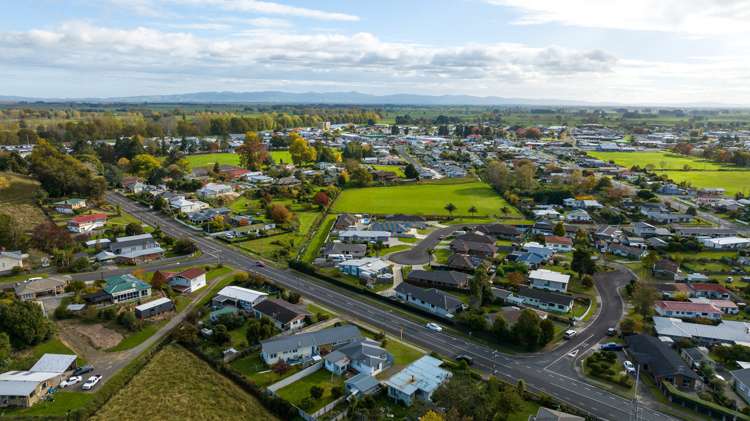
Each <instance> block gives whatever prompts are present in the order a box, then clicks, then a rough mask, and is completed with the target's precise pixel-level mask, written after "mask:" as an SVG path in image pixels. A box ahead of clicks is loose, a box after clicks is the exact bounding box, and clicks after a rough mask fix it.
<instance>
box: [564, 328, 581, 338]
mask: <svg viewBox="0 0 750 421" xmlns="http://www.w3.org/2000/svg"><path fill="white" fill-rule="evenodd" d="M576 333H578V332H576V331H575V330H573V329H568V330H566V331H565V336H564V337H565V339H571V338H573V336H576Z"/></svg>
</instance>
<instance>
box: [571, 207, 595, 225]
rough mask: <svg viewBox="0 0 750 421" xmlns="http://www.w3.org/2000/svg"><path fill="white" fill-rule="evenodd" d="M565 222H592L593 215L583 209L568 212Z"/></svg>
mask: <svg viewBox="0 0 750 421" xmlns="http://www.w3.org/2000/svg"><path fill="white" fill-rule="evenodd" d="M565 220H566V221H568V222H590V221H592V218H591V215H589V213H588V212H586V211H585V210H583V209H576V210H574V211H571V212H568V213H567V214H566V215H565Z"/></svg>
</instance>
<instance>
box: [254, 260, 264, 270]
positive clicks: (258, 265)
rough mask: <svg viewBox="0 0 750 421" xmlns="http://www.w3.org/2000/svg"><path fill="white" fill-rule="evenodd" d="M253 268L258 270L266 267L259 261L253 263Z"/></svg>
mask: <svg viewBox="0 0 750 421" xmlns="http://www.w3.org/2000/svg"><path fill="white" fill-rule="evenodd" d="M255 266H257V267H259V268H264V267H266V264H265V263H263V262H261V261H260V260H259V261H257V262H255Z"/></svg>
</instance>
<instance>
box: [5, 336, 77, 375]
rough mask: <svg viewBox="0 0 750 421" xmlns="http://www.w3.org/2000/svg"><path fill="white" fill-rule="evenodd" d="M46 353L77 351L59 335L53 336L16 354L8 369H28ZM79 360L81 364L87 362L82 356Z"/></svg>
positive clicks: (70, 352) (71, 352)
mask: <svg viewBox="0 0 750 421" xmlns="http://www.w3.org/2000/svg"><path fill="white" fill-rule="evenodd" d="M44 354H75V352H73V351H72V350H71V349H70V348H68V347H67V346H65V344H64V343H62V342H61V341H60V340H59V339H57V337H52V338H51V339H49V340H48V341H46V342H42V343H40V344H38V345H36V346H34V347H32V348H30V349H27V350H25V351H23V352H21V353H19V354H16V355H14V356H13V358H12V359H11V363H10V365H9V367H8V369H10V370H28V369H29V368H31V366H33V365H34V364H35V363H36V362H37V360H39V358H41V357H42V355H44ZM77 362H78V364H79V365H80V364H82V363H85V361H83V360H82V359H81V358H78V360H77Z"/></svg>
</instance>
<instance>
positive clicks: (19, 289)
mask: <svg viewBox="0 0 750 421" xmlns="http://www.w3.org/2000/svg"><path fill="white" fill-rule="evenodd" d="M70 279H71V278H70V276H69V275H53V276H50V277H49V278H32V279H29V280H26V281H23V282H19V283H17V284H16V285H15V286H14V287H13V289H14V291H15V293H16V297H18V299H19V300H21V301H30V300H36V299H37V298H41V297H51V296H52V297H53V296H57V295H60V294H64V293H65V287H66V286H67V285H68V283H69V282H70Z"/></svg>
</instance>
